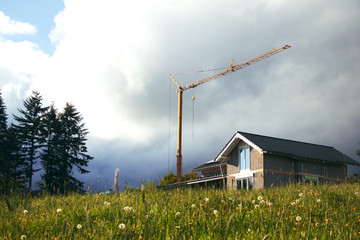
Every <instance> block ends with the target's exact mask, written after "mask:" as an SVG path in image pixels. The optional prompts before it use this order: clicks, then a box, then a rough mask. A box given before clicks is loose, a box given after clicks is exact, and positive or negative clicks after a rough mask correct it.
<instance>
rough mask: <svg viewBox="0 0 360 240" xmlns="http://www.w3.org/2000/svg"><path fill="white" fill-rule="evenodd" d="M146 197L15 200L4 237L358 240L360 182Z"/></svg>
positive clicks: (0, 225) (1, 223) (4, 215)
mask: <svg viewBox="0 0 360 240" xmlns="http://www.w3.org/2000/svg"><path fill="white" fill-rule="evenodd" d="M144 196H145V201H143V200H142V199H143V198H142V193H141V192H140V191H132V192H126V193H121V194H119V195H79V194H71V195H68V196H49V195H46V196H42V197H40V198H21V197H18V196H10V197H9V202H10V205H11V207H12V208H13V209H14V210H13V211H9V209H8V207H7V206H6V203H5V201H4V200H2V201H1V202H0V209H1V212H0V239H21V236H22V235H25V236H26V239H122V238H123V239H141V238H143V239H167V238H170V239H192V238H193V239H226V238H227V239H262V238H264V237H265V236H266V235H268V238H267V239H302V238H304V239H305V238H309V239H315V238H316V239H360V185H359V184H342V185H323V186H304V185H292V186H288V187H282V188H268V189H263V190H258V191H255V190H254V191H248V192H247V191H222V190H214V189H208V190H201V189H178V190H156V189H146V190H145V192H144ZM144 203H145V204H144ZM126 207H128V208H126ZM58 209H61V210H58ZM24 210H26V211H27V212H26V211H25V212H26V213H24ZM79 224H80V225H81V228H80V225H79ZM120 224H124V226H125V228H124V229H120V228H119V225H120ZM122 226H123V225H122ZM23 238H24V237H23Z"/></svg>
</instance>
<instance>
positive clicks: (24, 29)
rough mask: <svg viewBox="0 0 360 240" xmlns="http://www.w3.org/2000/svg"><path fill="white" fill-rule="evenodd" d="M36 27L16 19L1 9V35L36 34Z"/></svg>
mask: <svg viewBox="0 0 360 240" xmlns="http://www.w3.org/2000/svg"><path fill="white" fill-rule="evenodd" d="M34 33H36V27H35V26H33V25H31V24H30V23H24V22H20V21H15V20H13V19H11V18H10V17H9V16H6V15H5V14H4V13H3V12H2V11H0V35H14V34H34Z"/></svg>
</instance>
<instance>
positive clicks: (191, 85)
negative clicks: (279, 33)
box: [170, 45, 290, 182]
mask: <svg viewBox="0 0 360 240" xmlns="http://www.w3.org/2000/svg"><path fill="white" fill-rule="evenodd" d="M288 48H290V46H289V45H285V46H283V47H280V48H276V49H272V50H270V51H267V52H265V53H263V54H260V55H258V56H256V57H253V58H250V59H248V60H246V61H244V62H242V63H239V64H237V65H234V62H233V60H231V64H230V66H229V67H228V68H226V69H225V70H222V71H219V72H217V73H214V74H211V75H209V76H207V77H204V78H201V79H199V80H197V81H194V82H191V83H189V84H185V85H184V86H181V85H180V84H179V83H178V82H177V81H176V80H175V78H174V77H173V75H171V74H170V77H171V79H172V80H173V81H174V82H175V84H176V85H177V87H178V88H177V90H176V91H177V92H178V135H177V153H176V182H180V181H181V176H182V155H181V152H182V149H181V147H182V103H183V92H184V91H185V90H188V89H190V88H195V87H197V86H199V85H200V84H203V83H207V82H210V81H212V80H215V79H217V78H220V77H223V76H225V75H227V74H230V73H233V72H235V71H237V70H240V69H243V68H245V67H247V66H250V65H251V64H254V63H256V62H259V61H261V60H263V59H265V58H268V57H271V56H273V55H275V54H277V53H280V52H282V51H284V50H286V49H288Z"/></svg>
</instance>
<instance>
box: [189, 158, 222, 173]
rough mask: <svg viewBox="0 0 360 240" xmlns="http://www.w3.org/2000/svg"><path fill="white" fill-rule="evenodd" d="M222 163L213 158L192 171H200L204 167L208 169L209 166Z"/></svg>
mask: <svg viewBox="0 0 360 240" xmlns="http://www.w3.org/2000/svg"><path fill="white" fill-rule="evenodd" d="M220 164H221V162H215V161H214V160H211V161H209V162H206V163H204V164H202V165H200V166H198V167H196V168H193V169H192V170H191V171H192V172H198V171H201V170H203V169H207V168H211V167H215V166H219V165H220Z"/></svg>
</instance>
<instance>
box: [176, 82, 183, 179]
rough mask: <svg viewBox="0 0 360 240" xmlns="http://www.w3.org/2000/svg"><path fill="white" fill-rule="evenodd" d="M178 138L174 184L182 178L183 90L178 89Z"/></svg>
mask: <svg viewBox="0 0 360 240" xmlns="http://www.w3.org/2000/svg"><path fill="white" fill-rule="evenodd" d="M177 92H178V136H177V137H178V138H177V154H176V182H177V183H179V182H181V177H182V170H181V168H182V155H181V140H182V103H183V90H182V89H178V90H177Z"/></svg>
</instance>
